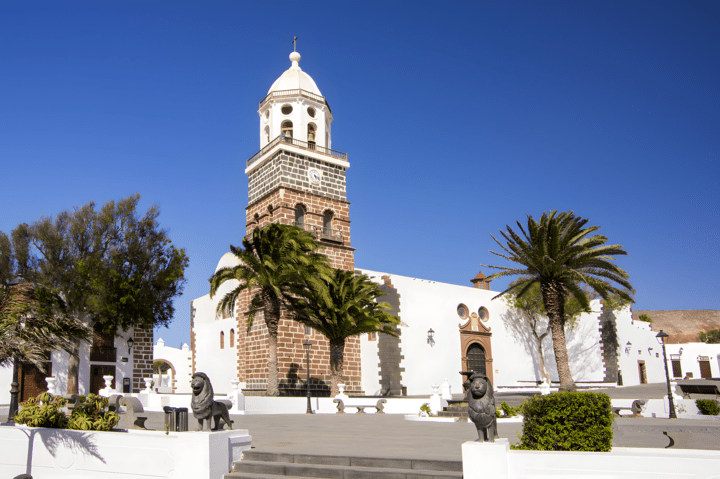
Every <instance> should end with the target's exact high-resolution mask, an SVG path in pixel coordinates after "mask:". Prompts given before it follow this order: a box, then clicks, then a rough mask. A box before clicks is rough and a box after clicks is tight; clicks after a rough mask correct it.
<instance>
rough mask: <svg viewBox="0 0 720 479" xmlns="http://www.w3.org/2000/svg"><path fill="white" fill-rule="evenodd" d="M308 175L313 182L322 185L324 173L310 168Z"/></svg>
mask: <svg viewBox="0 0 720 479" xmlns="http://www.w3.org/2000/svg"><path fill="white" fill-rule="evenodd" d="M307 174H308V178H309V179H310V181H311V182H313V183H320V178H322V173H321V172H320V170H317V169H315V168H309V169H308V173H307Z"/></svg>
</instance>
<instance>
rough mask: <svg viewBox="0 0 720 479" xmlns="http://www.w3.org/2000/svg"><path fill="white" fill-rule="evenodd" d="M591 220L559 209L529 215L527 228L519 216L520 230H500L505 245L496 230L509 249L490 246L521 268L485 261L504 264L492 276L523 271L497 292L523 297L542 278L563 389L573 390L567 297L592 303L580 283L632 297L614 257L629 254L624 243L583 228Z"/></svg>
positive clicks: (609, 296) (608, 296) (604, 294)
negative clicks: (611, 241)
mask: <svg viewBox="0 0 720 479" xmlns="http://www.w3.org/2000/svg"><path fill="white" fill-rule="evenodd" d="M588 221H589V220H587V219H583V218H580V217H579V216H575V215H574V214H573V212H572V211H570V212H563V213H560V214H558V213H557V211H552V212H550V214H547V213H543V215H542V217H541V218H540V222H536V221H535V219H533V217H532V216H529V215H528V223H527V231H525V229H524V228H523V226H522V225H521V224H520V222H519V221H518V222H517V225H518V228H519V229H520V232H521V233H522V236H520V235H519V234H517V233H516V232H515V231H513V230H512V228H510V226H506V228H507V233H505V232H504V231H502V230H501V231H500V234H501V235H502V236H503V238H505V240H506V241H507V246H505V245H503V244H502V243H500V241H498V240H497V238H495V237H494V236H493V239H494V240H495V242H496V243H497V244H498V245H500V247H501V248H502V249H503V250H505V252H506V253H507V254H502V253H496V252H494V251H490V252H491V253H493V254H494V255H497V256H500V257H501V258H504V259H506V260H508V261H512V262H514V263H517V264H519V265H520V266H522V267H523V268H517V267H515V268H508V267H504V266H489V265H481V266H487V267H490V268H495V269H500V270H502V271H501V272H499V273H495V274H493V275H491V276H489V277H488V279H489V280H492V279H494V278H499V277H502V276H515V275H518V276H521V278H520V280H518V281H516V282H514V283H512V284H511V285H510V286H509V287H508V288H507V289H506V290H505V291H503V292H502V293H500V294H498V295H497V296H495V297H496V298H497V297H499V296H502V295H504V294H506V293H508V292H511V291H514V292H515V294H516V296H517V297H522V296H523V295H525V294H526V293H528V292H529V291H530V289H531V287H532V286H533V284H535V283H539V284H540V291H541V293H542V299H543V304H544V305H545V311H546V312H547V316H548V320H549V325H550V329H551V330H552V339H553V349H554V350H555V361H556V363H557V369H558V376H559V377H560V389H561V390H563V391H573V390H575V382H574V381H573V379H572V374H571V372H570V364H569V360H568V353H567V346H566V344H565V330H564V326H565V320H566V315H565V299H566V298H567V297H568V296H573V297H574V298H575V299H576V300H577V301H578V303H579V304H580V307H581V308H582V309H586V308H588V307H589V300H588V297H587V294H586V293H585V291H583V289H582V287H581V286H582V285H584V284H585V285H587V286H589V287H590V288H591V289H592V290H594V291H596V292H597V293H598V294H599V295H600V296H601V297H602V298H604V299H613V298H620V299H621V300H624V301H630V302H632V297H631V292H632V291H633V288H632V286H631V285H630V283H629V282H628V281H627V279H628V274H627V273H626V272H625V271H623V270H622V269H620V268H618V267H617V266H616V265H615V264H613V263H611V262H610V261H611V260H614V259H615V258H613V256H615V255H626V254H627V252H626V251H625V250H623V249H622V246H619V245H606V244H605V243H606V242H607V238H606V237H605V236H603V235H594V236H590V234H591V233H594V232H595V231H597V230H598V229H600V228H599V227H598V226H590V227H587V228H585V225H586V224H587V222H588ZM491 236H492V235H491ZM613 283H617V284H619V285H621V286H622V287H623V288H624V289H623V288H618V287H617V286H615V285H613ZM493 299H494V298H493Z"/></svg>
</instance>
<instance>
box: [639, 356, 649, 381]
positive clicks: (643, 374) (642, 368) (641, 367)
mask: <svg viewBox="0 0 720 479" xmlns="http://www.w3.org/2000/svg"><path fill="white" fill-rule="evenodd" d="M638 373H639V374H640V384H647V371H646V370H645V361H638Z"/></svg>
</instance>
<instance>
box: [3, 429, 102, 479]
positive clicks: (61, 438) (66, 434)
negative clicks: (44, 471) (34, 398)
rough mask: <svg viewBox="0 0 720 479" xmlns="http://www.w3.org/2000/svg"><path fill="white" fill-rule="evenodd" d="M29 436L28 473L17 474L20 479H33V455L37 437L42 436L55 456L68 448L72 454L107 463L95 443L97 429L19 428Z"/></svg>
mask: <svg viewBox="0 0 720 479" xmlns="http://www.w3.org/2000/svg"><path fill="white" fill-rule="evenodd" d="M19 430H20V431H22V432H23V433H24V434H25V435H26V436H27V437H28V454H27V466H26V474H21V475H20V476H17V477H18V478H20V479H32V475H31V474H32V457H33V451H34V448H35V438H36V436H39V437H40V441H42V443H43V445H44V446H45V449H47V451H48V452H49V453H50V455H52V456H53V457H54V458H55V457H57V456H58V453H59V451H60V450H61V449H62V450H66V451H68V452H69V453H70V454H71V455H72V456H74V457H77V456H78V455H80V454H82V455H83V456H86V457H87V456H90V457H94V458H96V459H98V460H99V461H101V462H102V463H105V458H103V457H102V455H100V452H99V451H98V448H97V446H96V444H95V441H94V439H95V436H96V434H97V433H96V432H95V431H73V430H69V429H50V428H22V429H19Z"/></svg>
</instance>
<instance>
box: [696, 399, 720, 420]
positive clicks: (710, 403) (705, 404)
mask: <svg viewBox="0 0 720 479" xmlns="http://www.w3.org/2000/svg"><path fill="white" fill-rule="evenodd" d="M695 405H696V406H697V408H698V411H700V412H701V413H702V414H704V415H706V416H717V415H718V414H720V404H718V402H717V401H716V400H714V399H698V400H697V401H695Z"/></svg>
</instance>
